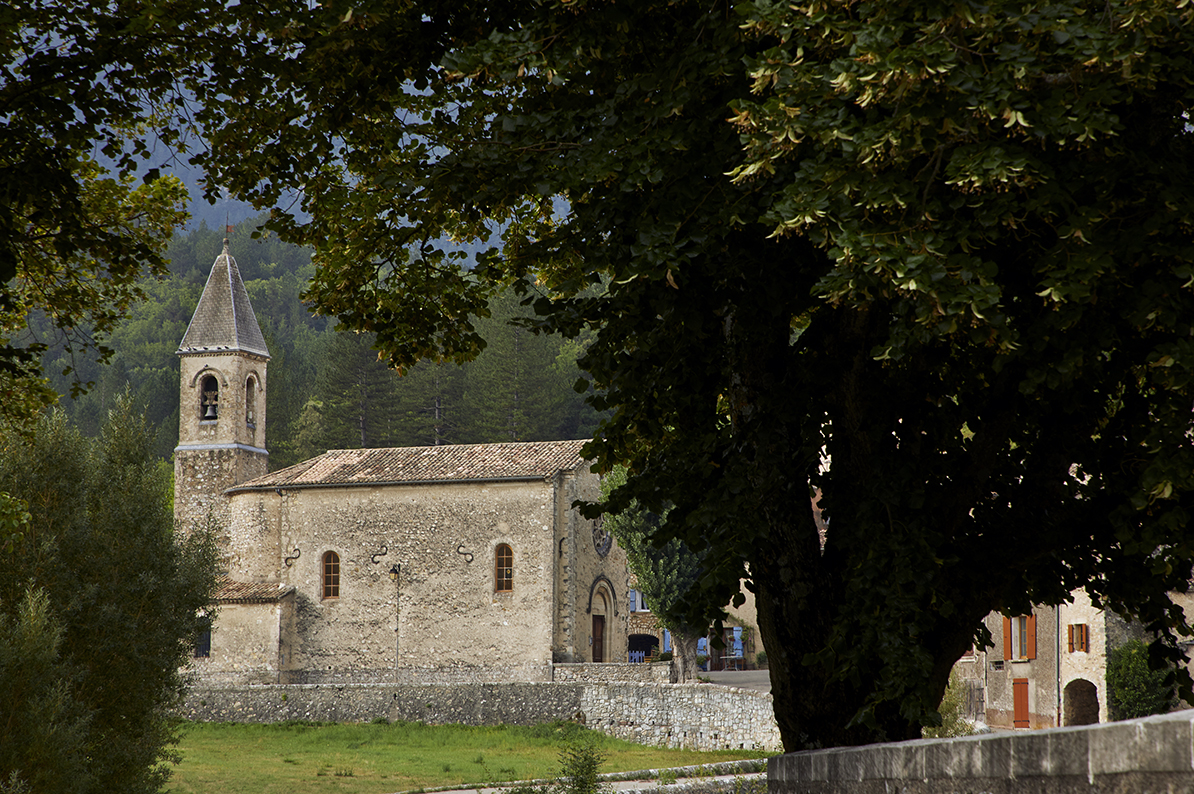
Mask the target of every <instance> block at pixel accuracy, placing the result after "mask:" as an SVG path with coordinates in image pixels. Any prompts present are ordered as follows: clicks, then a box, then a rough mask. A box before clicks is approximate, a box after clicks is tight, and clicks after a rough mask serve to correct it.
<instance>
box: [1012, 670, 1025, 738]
mask: <svg viewBox="0 0 1194 794" xmlns="http://www.w3.org/2000/svg"><path fill="white" fill-rule="evenodd" d="M1012 706H1013V708H1014V709H1015V713H1014V714H1013V715H1012V724H1013V725H1015V726H1016V727H1017V728H1027V727H1028V679H1027V678H1015V679H1012Z"/></svg>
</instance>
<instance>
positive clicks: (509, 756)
mask: <svg viewBox="0 0 1194 794" xmlns="http://www.w3.org/2000/svg"><path fill="white" fill-rule="evenodd" d="M579 733H590V734H591V736H592V737H593V738H594V739H595V740H596V741H597V742H598V747H599V748H600V752H601V753H602V754H603V755H604V756H605V758H606V761H605V763H604V764H603V765H602V767H601V771H602V772H622V771H630V770H635V769H650V768H656V767H673V766H684V765H688V764H702V763H712V762H716V761H732V760H735V759H740V758H760V757H763V756H764V755H767V753H763V752H761V751H759V752H753V751H750V750H739V751H731V750H725V751H721V752H715V753H698V752H694V751H689V750H666V749H661V748H657V747H644V746H642V745H638V744H632V743H630V742H624V741H621V740H619V739H613V738H610V737H608V736H605V735H604V734H600V733H596V732H588V731H585V730H584V729H583V728H580V727H579V726H577V725H573V724H570V723H554V724H550V725H538V726H535V727H533V728H522V727H516V726H505V725H503V726H496V727H470V726H464V725H436V726H431V725H423V724H420V723H411V722H397V723H394V724H392V725H384V724H344V725H341V724H328V723H323V724H315V723H279V724H273V725H249V724H239V723H187V724H185V725H184V727H183V730H182V741H181V743H180V744H179V746H178V750H179V752H180V754H181V755H182V763H181V764H179V765H178V766H177V767H174V775H173V778H172V779H171V781H170V784H169V786H168V790H169V791H171V792H176V793H177V794H217V793H218V794H224V793H225V792H237V794H274V792H276V793H277V794H307V792H320V794H326V792H343V793H344V794H383V793H388V792H397V791H410V790H412V789H420V788H435V787H439V786H455V785H460V786H476V785H481V784H486V783H492V782H496V781H508V780H526V779H530V778H545V777H552V776H554V775H556V774H557V773H558V771H559V754H560V750H561V749H562V747H563V745H564V743H565V741H567V740H568V739H569V738H571V737H574V736H575V735H577V734H579Z"/></svg>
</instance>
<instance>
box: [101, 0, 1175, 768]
mask: <svg viewBox="0 0 1194 794" xmlns="http://www.w3.org/2000/svg"><path fill="white" fill-rule="evenodd" d="M308 5H309V4H292V3H288V2H281V0H264V2H261V3H254V4H251V5H250V4H240V5H237V6H233V7H231V8H229V9H227V10H226V11H224V12H223V13H222V16H221V17H220V19H219V22H220V24H221V25H223V26H225V27H226V28H227V29H228V30H235V31H236V35H234V36H228V37H227V38H226V39H225V40H224V41H223V42H222V44H223V47H222V49H221V51H220V53H219V57H218V58H213V59H210V61H209V62H208V63H206V64H204V65H203V66H201V67H195V68H192V69H191V70H190V71H189V72H187V71H186V70H185V69H183V71H181V72H180V74H182V75H183V79H185V80H188V81H189V82H190V84H191V88H192V89H193V91H194V92H195V96H196V97H197V98H198V99H199V100H200V107H199V109H198V110H197V116H196V120H197V121H198V123H200V124H201V125H204V127H205V130H206V131H207V133H208V134H209V135H210V136H211V138H210V140H211V150H210V153H209V154H204V155H203V156H202V160H203V161H204V164H205V165H206V166H207V167H208V169H209V174H210V175H211V176H213V177H214V179H213V182H212V184H218V185H221V186H223V187H227V188H229V189H231V190H233V191H234V192H235V193H238V194H240V195H242V196H245V197H248V198H250V199H252V200H254V201H255V202H257V203H258V204H259V206H262V207H266V206H272V205H273V204H275V203H276V201H277V200H278V199H279V198H280V197H282V196H283V195H289V192H288V191H291V190H293V189H296V188H298V187H301V188H302V207H301V208H299V209H302V210H306V211H308V212H309V213H310V218H311V220H310V222H309V223H307V222H304V221H302V220H301V217H305V216H301V217H300V216H298V215H290V214H287V213H286V212H278V213H275V216H274V219H273V221H272V224H273V225H274V226H275V227H276V228H277V229H278V230H279V231H280V232H281V233H282V234H283V235H284V236H285V237H288V238H289V239H291V240H295V241H299V242H311V243H313V244H314V245H315V246H316V248H317V258H316V264H317V267H318V270H317V275H316V279H315V281H314V283H313V285H312V287H311V289H310V290H309V292H308V293H307V294H308V297H309V298H310V299H311V300H312V301H313V302H314V304H315V305H316V306H317V307H318V308H319V309H320V310H321V311H323V312H325V313H328V314H331V315H336V316H337V317H338V318H339V319H340V322H341V323H343V324H345V325H346V326H347V327H349V328H351V329H355V330H361V331H370V332H373V333H375V334H376V337H377V340H378V344H379V345H380V347H381V348H382V349H383V350H384V351H386V352H387V353H388V354H389V355H390V357H391V361H392V362H393V363H394V364H396V365H399V366H407V365H410V364H413V363H414V362H415V361H417V360H419V359H422V358H433V359H451V360H463V359H467V358H469V357H471V356H474V355H476V354H477V352H478V351H479V350H480V347H481V345H480V337H479V336H478V334H477V331H476V328H475V327H474V325H473V322H472V317H473V316H475V315H483V314H484V313H485V311H486V305H487V299H488V297H489V296H490V295H492V294H493V293H495V292H496V291H497V290H498V289H499V288H500V287H501V286H502V285H504V284H510V285H515V286H516V288H521V289H524V290H525V295H526V297H527V298H528V299H529V300H530V301H531V303H533V305H534V308H535V310H536V312H537V313H538V325H539V327H540V328H541V329H544V330H549V331H556V332H561V333H564V334H568V335H576V334H579V333H581V332H582V331H590V332H592V334H593V336H592V341H591V344H590V345H589V346H588V347H587V348H586V350H585V352H584V354H583V357H582V358H581V366H582V368H583V369H585V370H586V371H587V372H588V373H589V375H591V377H592V378H593V382H594V383H595V384H596V385H597V386H599V387H600V388H601V389H602V391H601V392H599V393H598V394H597V395H595V396H594V398H593V399H594V402H595V404H596V405H597V406H598V407H599V408H606V407H608V408H610V409H611V410H612V411H613V414H612V416H611V418H610V419H609V420H608V421H607V422H606V425H605V427H604V430H603V431H602V434H601V437H600V438H599V439H598V440H597V441H595V442H594V443H593V444H592V445H591V446H590V450H589V451H590V453H591V454H592V455H594V456H595V457H596V458H597V459H598V462H599V465H601V466H603V467H607V468H608V467H610V466H612V465H613V464H615V463H618V462H623V463H626V464H627V465H628V467H629V469H630V471H631V472H632V475H633V476H632V477H631V478H630V479H629V480H628V482H627V484H626V486H625V487H623V488H621V489H619V490H618V491H616V492H614V493H613V494H612V495H611V499H610V502H609V503H607V504H608V506H609V507H610V509H612V510H617V509H619V508H622V507H625V506H626V505H628V504H629V503H630V501H631V500H634V499H636V500H638V501H639V502H640V503H641V504H642V505H644V506H645V507H646V508H648V509H651V510H660V509H661V508H662V506H663V505H664V504H666V503H671V504H673V505H674V507H673V512H672V513H671V514H670V515H669V520H668V521H667V522H666V524H664V525H663V526H662V528H661V535H662V536H661V537H659V538H657V540H658V541H659V542H660V543H663V542H666V541H667V540H668V539H669V538H671V537H678V538H680V539H682V540H683V541H684V542H685V543H686V544H688V545H689V547H690V548H693V549H694V550H698V551H703V552H704V553H705V554H706V555H707V556H706V560H708V561H709V564H708V565H707V567H706V571H705V574H704V575H703V577H702V579H701V582H700V585H701V586H700V587H698V588H694V589H693V590H692V591H690V592H691V593H692V598H690V599H688V600H686V601H685V603H684V604H683V607H682V611H683V613H684V616H686V617H690V618H692V619H693V622H698V619H699V620H704V619H705V618H707V617H708V616H709V615H711V614H715V613H716V612H717V610H719V609H720V608H721V605H723V604H725V603H727V602H728V601H729V599H730V598H731V597H732V596H733V594H734V593H735V592H737V588H738V586H739V584H738V583H739V580H740V578H742V577H743V576H746V575H747V574H748V572H749V580H750V586H751V587H753V588H754V590H755V591H756V594H757V603H758V607H759V627H760V631H761V634H762V636H763V639H764V642H765V643H766V646H767V649H768V655H769V662H770V666H771V677H772V684H773V690H772V691H773V694H774V696H775V704H776V716H777V719H778V721H779V725H780V729H781V733H782V735H783V737H784V742H785V745H786V746H787V747H788V748H790V749H796V748H798V747H801V746H805V745H808V744H850V743H858V742H868V741H874V740H877V739H882V738H902V737H912V736H915V735H917V733H918V730H919V725H920V724H921V723H924V722H933V721H935V715H934V711H935V709H936V707H937V704H938V703H939V702H940V699H941V694H942V692H943V691H944V688H945V686H946V683H947V680H948V673H949V669H950V666H951V664H952V662H953V661H954V660H955V659H956V658H957V657H958V656H959V655H960V654H961V653H962V652H963V651H964V650H965V648H966V647H968V646H969V645H970V643H971V642H972V641H974V640H976V639H978V640H980V641H981V640H984V639H986V637H985V636H984V635H983V633H982V631H981V629H976V628H975V627H977V626H979V625H980V619H981V617H982V616H983V615H984V614H985V613H986V612H987V611H988V610H991V609H1000V610H1005V611H1008V612H1025V611H1027V608H1028V604H1029V603H1030V602H1034V601H1035V602H1049V603H1056V602H1058V601H1060V600H1063V599H1065V598H1066V597H1067V594H1068V593H1069V591H1070V590H1071V589H1072V588H1074V587H1078V586H1086V587H1088V589H1089V590H1090V592H1091V593H1092V595H1093V597H1094V598H1095V600H1096V601H1097V602H1098V603H1099V604H1100V605H1103V606H1106V607H1109V608H1113V609H1116V610H1118V611H1120V612H1123V613H1125V614H1131V615H1134V616H1136V617H1138V618H1139V619H1141V620H1142V622H1143V623H1144V624H1145V625H1146V626H1147V627H1148V628H1150V629H1151V630H1154V631H1156V632H1158V633H1159V634H1160V636H1161V639H1160V640H1159V642H1160V646H1159V647H1160V650H1161V651H1162V652H1163V653H1164V654H1167V655H1168V656H1169V657H1171V658H1176V657H1177V655H1178V654H1179V650H1178V646H1177V641H1176V636H1175V634H1174V632H1175V631H1177V630H1179V629H1184V628H1185V625H1184V619H1183V617H1182V615H1181V612H1180V610H1178V609H1177V608H1176V607H1174V606H1173V605H1172V604H1171V603H1170V601H1169V599H1168V597H1167V596H1166V592H1167V591H1168V590H1171V589H1184V588H1186V587H1187V586H1188V582H1189V580H1190V576H1191V559H1192V557H1194V548H1192V546H1191V542H1190V541H1191V539H1190V536H1189V533H1188V531H1187V524H1188V520H1189V509H1190V506H1191V501H1192V500H1194V496H1192V490H1194V448H1192V443H1191V439H1190V437H1189V432H1188V431H1189V421H1190V413H1191V411H1190V409H1191V404H1192V402H1194V393H1192V392H1194V388H1192V386H1191V380H1190V375H1191V368H1192V367H1194V349H1192V347H1191V346H1192V345H1194V342H1192V340H1191V333H1192V330H1194V327H1192V326H1191V318H1194V292H1192V291H1191V287H1192V286H1194V285H1192V284H1191V277H1192V274H1194V271H1192V270H1191V261H1192V260H1194V249H1192V248H1191V246H1190V226H1189V224H1190V220H1189V219H1190V218H1191V217H1194V215H1192V213H1191V211H1190V210H1191V199H1192V197H1194V187H1192V186H1194V179H1192V178H1191V177H1192V176H1194V174H1191V173H1190V170H1191V150H1190V146H1191V136H1190V134H1188V133H1187V112H1188V109H1189V108H1190V106H1191V99H1192V98H1194V86H1192V85H1191V81H1192V80H1194V69H1191V68H1190V67H1191V62H1190V61H1191V54H1192V53H1194V46H1192V45H1194V41H1192V37H1194V25H1192V24H1191V22H1194V20H1191V19H1190V18H1189V17H1190V16H1191V15H1194V10H1192V9H1191V8H1190V7H1189V6H1188V5H1183V6H1181V7H1177V6H1175V4H1173V3H1172V2H1169V0H1139V1H1138V2H1127V0H1111V1H1110V2H1099V3H1095V2H1091V1H1090V0H1064V1H1063V2H1060V3H1053V4H1050V5H1047V6H1040V5H1039V4H1025V3H1022V2H1014V1H1013V0H993V2H990V3H987V4H985V5H981V6H980V5H974V4H969V3H961V4H957V3H954V4H945V3H927V4H926V3H915V4H912V3H904V2H896V1H895V0H875V2H868V3H862V4H852V5H842V4H839V3H828V2H796V3H787V2H785V3H778V2H770V1H769V0H768V1H765V0H759V1H757V2H739V3H731V2H712V3H698V2H695V0H675V1H674V2H642V3H604V2H586V1H585V0H574V1H573V2H559V3H556V2H536V3H522V4H518V3H501V4H495V3H481V2H467V1H466V2H459V1H454V2H451V3H448V2H438V1H435V0H430V1H428V2H417V3H416V2H405V3H390V2H384V1H383V0H375V2H364V3H361V2H351V3H350V2H348V0H329V2H324V3H320V4H319V5H318V6H316V7H314V8H311V7H308ZM121 8H122V9H123V8H125V6H123V5H122V6H121ZM146 13H149V12H148V11H146ZM163 24H165V23H163ZM196 29H197V30H202V29H203V28H202V25H201V24H199V23H196ZM185 66H186V65H185V64H183V65H181V67H180V68H182V67H185ZM213 189H214V188H213ZM445 235H450V236H453V237H455V238H456V239H459V240H465V241H472V242H473V243H477V242H480V241H490V242H492V243H494V244H495V247H494V250H493V251H492V252H491V254H490V255H488V256H486V257H483V259H482V262H481V264H480V266H479V267H477V268H476V269H474V271H473V272H472V273H471V274H468V273H465V272H463V271H462V269H461V268H460V267H459V266H458V264H459V263H458V262H457V261H455V260H454V258H453V254H452V252H450V251H448V250H445V247H444V246H443V245H442V244H440V243H439V242H437V241H439V240H442V239H444V237H445ZM411 252H413V253H414V255H413V256H411V255H410V253H411ZM528 278H529V279H532V280H533V281H532V282H529V283H531V284H532V286H529V287H528V286H525V285H526V284H528V281H525V280H524V279H528ZM598 284H607V285H608V287H607V288H606V289H604V290H603V291H601V292H599V293H597V294H590V293H588V292H586V291H585V290H586V289H587V288H589V287H590V286H592V285H598ZM518 285H524V286H521V287H519V286H518ZM579 385H581V386H582V387H584V386H586V385H587V384H579ZM812 486H817V487H820V488H821V491H822V493H823V494H824V495H825V496H824V498H823V500H822V502H821V504H822V507H823V508H824V509H825V515H826V516H827V517H829V518H830V519H831V523H830V532H829V533H828V536H827V538H826V539H825V541H824V543H822V541H821V538H820V537H819V535H818V533H817V528H816V524H815V522H814V519H813V516H812V513H811V510H810V509H809V494H810V488H811V487H812ZM1186 680H1187V683H1188V678H1187V679H1186Z"/></svg>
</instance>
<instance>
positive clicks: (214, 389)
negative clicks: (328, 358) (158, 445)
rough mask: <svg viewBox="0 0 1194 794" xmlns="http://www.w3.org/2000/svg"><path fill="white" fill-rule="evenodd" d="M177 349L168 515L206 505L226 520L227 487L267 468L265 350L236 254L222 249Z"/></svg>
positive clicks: (192, 518)
mask: <svg viewBox="0 0 1194 794" xmlns="http://www.w3.org/2000/svg"><path fill="white" fill-rule="evenodd" d="M178 355H179V358H180V359H181V370H182V373H181V374H182V377H181V382H180V387H179V411H178V446H177V447H176V448H175V449H174V518H175V521H177V522H180V524H181V526H182V527H183V528H184V530H185V529H186V528H189V527H191V526H193V525H194V524H195V522H201V521H203V520H204V519H205V518H206V517H207V515H208V514H209V513H211V514H212V515H214V516H215V517H216V518H217V519H218V520H220V521H221V522H222V523H223V524H224V526H225V527H227V526H228V510H227V500H225V499H222V498H221V494H222V493H223V492H224V490H226V489H227V488H231V487H232V486H234V485H238V484H240V483H242V482H246V481H248V480H251V479H253V478H255V477H260V476H262V475H264V474H266V473H268V471H269V453H268V452H266V449H265V395H266V391H265V389H266V380H265V370H266V365H267V363H268V362H269V350H267V349H266V346H265V338H264V337H263V336H262V335H261V327H260V326H259V325H257V316H256V315H255V314H254V313H253V306H252V305H251V304H250V303H249V294H248V293H247V292H246V291H245V285H244V282H243V281H242V280H241V277H240V270H239V269H237V266H236V260H235V259H233V258H232V255H231V254H230V253H228V241H227V240H224V251H223V253H221V254H220V255H219V256H217V257H216V261H215V264H213V265H212V268H211V275H210V276H208V279H207V285H206V286H205V287H204V288H203V295H202V297H200V298H199V305H198V306H197V307H196V308H195V314H194V316H193V317H191V324H190V326H188V327H187V332H186V335H185V336H183V339H182V344H181V345H179V348H178Z"/></svg>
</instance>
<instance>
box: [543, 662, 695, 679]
mask: <svg viewBox="0 0 1194 794" xmlns="http://www.w3.org/2000/svg"><path fill="white" fill-rule="evenodd" d="M671 676H672V665H671V662H655V663H653V664H630V663H629V662H610V663H607V664H593V663H589V664H585V663H579V664H556V665H552V680H553V681H557V682H561V683H562V682H567V681H576V682H583V683H588V684H594V683H602V684H613V683H626V682H627V681H634V682H639V683H644V684H667V683H670V682H671Z"/></svg>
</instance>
